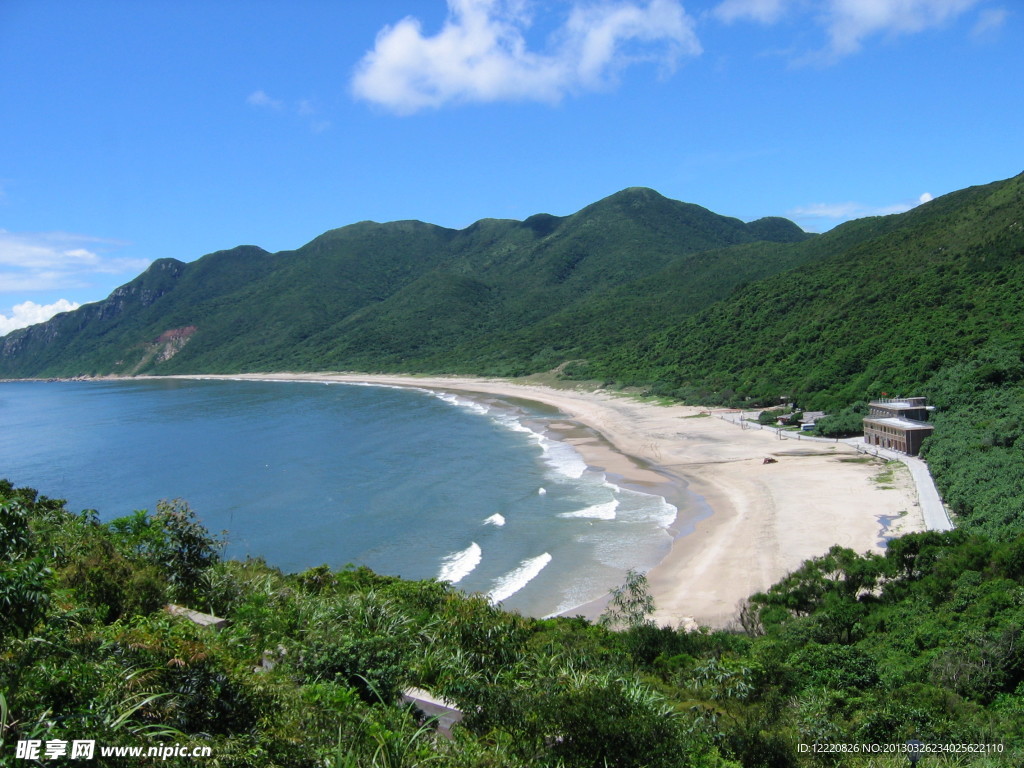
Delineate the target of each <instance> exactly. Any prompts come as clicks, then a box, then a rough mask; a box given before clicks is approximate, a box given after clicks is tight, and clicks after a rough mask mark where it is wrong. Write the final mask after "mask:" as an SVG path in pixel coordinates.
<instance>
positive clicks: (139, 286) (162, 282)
mask: <svg viewBox="0 0 1024 768" xmlns="http://www.w3.org/2000/svg"><path fill="white" fill-rule="evenodd" d="M185 266H186V265H185V264H184V262H181V261H178V260H176V259H160V260H158V261H155V262H153V264H151V265H150V267H149V269H147V270H146V271H145V272H143V273H142V274H141V275H139V276H138V277H137V278H135V279H134V280H132V281H131V282H130V283H127V284H125V285H122V286H121V287H120V288H118V289H117V290H115V291H114V292H113V293H111V294H110V295H109V296H108V297H107V298H105V299H104V300H103V301H97V302H95V303H93V304H86V305H85V306H82V307H79V308H78V309H77V310H75V311H74V312H62V313H61V314H59V315H55V316H54V317H52V318H50V319H49V320H47V321H46V322H45V323H39V324H37V325H31V326H29V327H28V328H20V329H18V330H16V331H11V332H10V333H8V334H7V335H6V336H3V337H0V360H2V359H10V358H15V357H17V356H21V355H24V356H26V357H29V356H32V357H37V358H38V357H44V356H45V353H46V350H47V349H48V348H50V347H52V346H54V345H55V344H57V343H58V342H61V343H67V341H68V340H69V339H71V338H73V337H76V336H80V335H81V334H82V333H83V332H87V333H89V334H90V335H91V336H93V337H99V336H102V335H103V334H104V333H105V332H106V331H107V330H109V329H110V328H111V327H113V326H115V325H116V324H117V323H118V321H119V320H120V319H121V318H122V317H123V316H124V315H125V314H127V313H129V312H131V311H134V310H138V309H143V308H145V307H148V306H150V305H151V304H153V303H154V302H156V301H157V300H158V299H159V298H160V297H161V296H163V295H165V294H166V293H168V292H169V291H171V290H173V289H174V287H175V286H176V285H177V281H178V278H179V277H180V276H181V274H182V272H183V270H184V269H185ZM179 348H180V347H179Z"/></svg>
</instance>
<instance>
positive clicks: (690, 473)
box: [138, 373, 924, 627]
mask: <svg viewBox="0 0 1024 768" xmlns="http://www.w3.org/2000/svg"><path fill="white" fill-rule="evenodd" d="M138 378H149V377H138ZM152 378H157V379H162V378H183V379H213V380H218V379H220V380H242V381H244V380H248V379H256V380H263V381H314V382H316V381H335V382H348V383H362V384H380V385H386V386H402V387H418V388H422V389H433V390H446V391H452V392H460V393H465V394H487V395H493V396H498V397H504V398H513V399H520V400H528V401H533V402H537V403H542V404H544V405H547V406H550V407H554V408H556V409H558V410H559V411H560V412H562V413H564V414H565V415H566V416H567V417H569V418H571V419H573V420H575V421H578V422H579V423H580V424H584V425H586V426H587V427H589V428H590V429H592V430H593V431H594V432H596V433H597V434H599V435H600V436H601V437H602V438H603V440H592V439H569V440H568V442H570V443H572V445H573V446H574V447H575V448H576V450H577V451H579V453H580V454H581V455H582V456H583V458H584V460H585V461H586V462H587V463H588V464H589V465H591V466H594V467H601V468H602V469H604V470H605V471H606V472H609V473H612V474H614V475H617V476H618V477H620V478H622V479H623V481H625V482H627V483H635V484H638V485H648V484H655V483H658V484H664V483H665V482H666V479H673V480H675V481H677V482H679V483H681V484H684V485H685V486H687V487H688V489H689V490H690V491H692V492H693V493H695V494H697V495H698V496H699V497H700V498H701V499H703V501H704V502H705V503H706V504H707V507H708V508H709V509H710V511H711V514H705V515H703V516H701V517H700V519H698V520H697V522H696V523H695V524H693V525H692V531H689V532H687V531H680V532H677V533H678V535H677V538H676V539H675V541H674V543H673V546H672V550H671V552H670V553H669V554H668V556H667V557H665V558H664V559H663V560H662V561H661V562H660V563H659V564H658V565H657V566H656V567H654V568H653V569H652V570H651V571H650V572H649V573H648V577H649V580H650V584H651V589H652V593H653V595H654V599H655V604H656V606H657V613H656V615H655V618H656V619H657V620H658V621H659V622H660V623H664V624H670V625H673V626H678V625H683V626H693V625H695V624H696V625H709V626H713V627H723V626H727V625H728V624H729V623H730V622H731V621H733V620H734V618H735V616H736V613H737V610H738V607H739V604H740V603H741V601H742V600H743V599H744V598H746V597H748V596H749V595H750V594H752V593H754V592H757V591H759V590H763V589H766V588H768V587H769V586H770V585H771V584H773V583H775V582H777V581H778V580H779V579H781V578H782V577H783V576H785V575H786V574H787V573H789V572H791V571H793V570H795V569H796V568H798V567H799V566H800V564H801V563H802V562H803V561H804V560H806V559H808V558H811V557H816V556H819V555H822V554H824V553H825V552H826V551H827V550H828V549H829V548H830V547H831V546H833V545H836V544H838V545H841V546H844V547H849V548H850V549H853V550H854V551H856V552H865V551H876V552H877V551H881V549H882V548H883V539H882V536H883V534H884V533H887V535H893V534H896V535H898V534H902V533H908V532H912V531H919V530H924V522H923V519H922V517H921V514H920V509H919V507H918V506H917V500H916V493H915V490H914V486H913V483H912V482H911V480H910V478H909V475H904V474H902V473H900V474H899V475H898V478H897V481H896V482H893V483H887V484H886V485H885V486H884V487H883V486H882V485H881V484H880V483H878V482H876V480H875V478H876V476H877V475H878V474H879V473H880V471H881V464H880V462H877V461H876V460H866V459H865V457H862V456H861V455H860V454H858V453H857V452H856V450H855V449H853V448H852V447H850V446H848V445H845V444H842V443H837V444H830V443H798V442H796V441H780V440H779V439H778V438H777V437H776V435H775V434H774V433H770V432H763V431H760V430H741V429H738V428H737V427H736V426H735V425H732V424H728V423H726V422H724V421H722V420H719V419H717V418H702V416H706V415H707V411H706V410H705V409H701V408H697V407H693V406H683V405H672V406H662V405H656V404H653V403H648V402H641V401H638V400H636V399H633V398H629V397H624V396H621V395H616V394H612V393H609V392H607V391H601V390H598V391H583V390H576V389H555V388H552V387H546V386H541V385H537V384H528V383H518V382H514V381H510V380H503V379H491V378H470V377H446V376H399V375H367V374H347V373H266V374H234V375H189V376H175V377H162V376H161V377H152ZM766 456H771V457H773V458H775V459H776V460H777V461H776V462H775V463H772V464H764V458H765V457H766ZM853 459H856V461H852V460H853ZM890 518H891V519H894V520H895V523H894V524H893V525H892V526H891V527H890V528H889V530H888V532H886V525H887V523H888V522H889V520H890ZM579 612H582V613H584V614H585V615H592V614H596V613H599V612H600V601H598V602H597V603H595V604H592V605H591V606H589V607H587V608H585V609H582V610H580V611H574V613H579Z"/></svg>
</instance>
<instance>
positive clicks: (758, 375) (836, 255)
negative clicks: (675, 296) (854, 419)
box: [578, 175, 1024, 409]
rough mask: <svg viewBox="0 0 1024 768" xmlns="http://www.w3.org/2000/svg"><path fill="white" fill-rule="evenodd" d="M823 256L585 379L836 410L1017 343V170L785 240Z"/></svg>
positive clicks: (1021, 180)
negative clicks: (908, 207) (904, 208)
mask: <svg viewBox="0 0 1024 768" xmlns="http://www.w3.org/2000/svg"><path fill="white" fill-rule="evenodd" d="M789 247H790V248H793V249H796V250H800V251H804V252H808V251H813V252H815V253H816V254H818V255H819V257H818V258H805V259H804V260H803V264H802V265H801V266H800V267H798V268H795V269H792V270H789V271H787V272H783V273H779V274H776V275H772V276H770V277H766V278H765V279H763V280H760V281H757V282H754V283H751V284H750V285H748V286H746V287H744V288H743V289H742V290H738V291H737V292H736V293H734V294H733V295H732V296H729V297H728V298H727V299H726V300H724V301H722V302H720V303H717V304H715V305H713V306H711V307H709V308H708V309H706V310H704V311H703V312H701V313H699V314H695V315H693V316H691V317H688V318H684V319H682V320H680V321H678V322H676V323H672V324H666V326H663V327H662V328H661V329H659V330H657V331H655V332H653V333H650V334H647V335H646V336H645V337H643V338H642V339H639V340H637V341H636V343H633V344H622V345H619V346H617V347H616V348H615V349H614V350H612V351H610V352H609V353H607V354H603V355H597V356H593V357H592V359H591V363H590V365H589V366H588V367H587V369H586V370H579V371H578V373H579V374H580V375H584V376H599V377H606V378H609V379H611V378H615V379H618V380H622V381H626V382H630V383H643V384H647V385H652V386H654V388H655V389H656V390H657V391H659V392H664V393H671V394H675V395H678V396H681V397H688V398H691V399H693V398H696V399H700V400H702V401H704V402H711V401H717V402H736V403H739V402H750V401H754V402H764V403H772V402H778V398H779V397H780V396H783V395H785V396H787V397H790V398H795V399H796V400H798V401H799V402H800V403H801V404H803V405H805V406H807V407H808V408H831V409H835V408H840V407H843V406H845V405H848V404H849V403H851V402H853V401H855V400H859V399H863V398H864V397H865V396H872V397H874V396H879V395H880V394H881V393H882V392H890V393H896V392H903V393H906V392H909V391H911V390H917V389H920V388H921V387H922V386H924V385H925V384H926V383H927V382H928V381H929V380H930V379H931V377H932V376H934V374H935V373H936V371H938V370H939V368H941V367H942V366H943V365H944V364H946V363H948V362H950V361H954V360H959V359H962V358H963V357H964V356H967V355H970V354H972V353H973V352H975V351H976V350H977V349H978V348H979V347H981V346H982V345H984V344H986V343H989V342H997V341H1007V342H1010V343H1017V342H1019V341H1020V339H1021V336H1020V323H1021V320H1022V318H1024V175H1022V176H1017V177H1015V178H1012V179H1008V180H1006V181H1002V182H996V183H994V184H988V185H985V186H980V187H972V188H970V189H965V190H961V191H959V192H955V193H953V194H949V195H946V196H944V197H941V198H938V199H936V200H933V201H932V202H930V203H927V204H925V205H922V206H919V207H918V208H915V209H914V210H912V211H909V212H907V213H904V214H900V215H898V216H886V217H876V218H868V219H859V220H857V221H851V222H849V223H847V224H843V225H841V226H839V227H837V228H836V229H834V230H832V231H831V232H828V233H827V234H824V235H821V236H820V237H818V238H815V239H814V240H811V241H808V242H806V243H802V244H798V245H794V246H789Z"/></svg>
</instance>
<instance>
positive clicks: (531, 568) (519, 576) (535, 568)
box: [487, 552, 551, 604]
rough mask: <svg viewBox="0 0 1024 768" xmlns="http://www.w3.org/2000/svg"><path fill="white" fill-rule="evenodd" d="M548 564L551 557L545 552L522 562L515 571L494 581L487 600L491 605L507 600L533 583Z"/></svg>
mask: <svg viewBox="0 0 1024 768" xmlns="http://www.w3.org/2000/svg"><path fill="white" fill-rule="evenodd" d="M550 562H551V555H550V554H548V553H547V552H545V553H544V554H543V555H538V556H537V557H531V558H530V559H529V560H523V562H521V563H520V564H519V567H517V568H516V569H515V570H513V571H510V572H509V573H506V574H505V575H504V576H501V577H499V578H497V579H495V581H494V587H493V588H492V589H491V591H490V592H488V593H487V599H488V600H490V601H491V603H492V604H495V603H500V602H501V601H502V600H507V599H508V598H510V597H512V595H514V594H515V593H516V592H518V591H519V590H520V589H522V588H523V587H525V586H526V585H527V584H529V583H530V582H531V581H533V580H534V579H535V578H536V577H537V574H539V573H540V572H541V571H543V570H544V568H545V567H546V566H547V564H548V563H550Z"/></svg>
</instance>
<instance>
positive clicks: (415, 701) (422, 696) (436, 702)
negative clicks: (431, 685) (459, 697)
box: [402, 688, 462, 739]
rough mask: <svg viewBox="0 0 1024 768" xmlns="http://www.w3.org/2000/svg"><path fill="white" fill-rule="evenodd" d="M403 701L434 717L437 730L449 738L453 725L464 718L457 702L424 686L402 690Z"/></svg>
mask: <svg viewBox="0 0 1024 768" xmlns="http://www.w3.org/2000/svg"><path fill="white" fill-rule="evenodd" d="M402 703H403V704H412V705H413V706H414V707H415V708H416V709H418V710H419V711H420V712H422V713H423V714H424V715H425V716H426V717H428V718H432V719H433V721H434V727H435V728H437V732H438V733H439V734H441V735H442V736H444V737H445V738H448V739H450V738H451V737H452V726H453V725H455V723H458V722H461V720H462V710H460V709H459V708H458V707H456V706H455V704H453V703H452V702H450V701H448V699H445V698H442V697H441V696H434V695H433V694H432V693H430V692H429V691H425V690H423V689H422V688H406V689H405V690H404V691H402Z"/></svg>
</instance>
